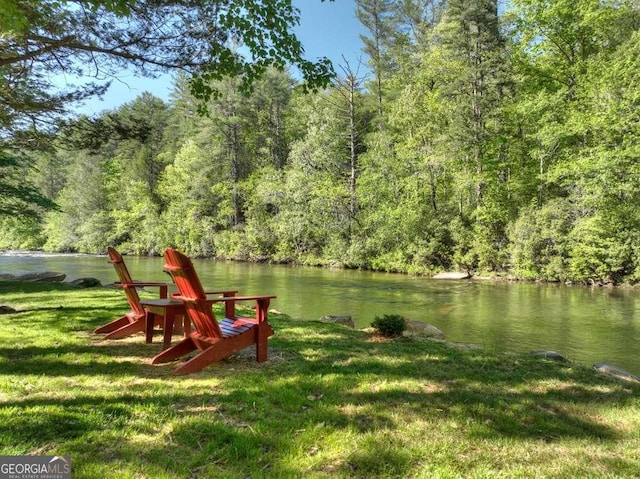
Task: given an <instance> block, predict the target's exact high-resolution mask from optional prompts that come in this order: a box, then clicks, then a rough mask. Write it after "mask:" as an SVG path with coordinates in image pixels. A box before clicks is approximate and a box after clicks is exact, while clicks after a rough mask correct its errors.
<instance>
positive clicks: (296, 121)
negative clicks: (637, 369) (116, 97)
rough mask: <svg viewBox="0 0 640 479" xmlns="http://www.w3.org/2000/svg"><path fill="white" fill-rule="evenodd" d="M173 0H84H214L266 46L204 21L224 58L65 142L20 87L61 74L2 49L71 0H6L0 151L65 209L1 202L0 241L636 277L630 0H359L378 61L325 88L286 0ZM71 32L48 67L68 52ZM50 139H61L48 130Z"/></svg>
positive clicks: (20, 186)
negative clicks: (304, 73)
mask: <svg viewBox="0 0 640 479" xmlns="http://www.w3.org/2000/svg"><path fill="white" fill-rule="evenodd" d="M81 3H82V2H81ZM178 3H179V2H169V3H168V4H167V6H166V7H167V10H166V11H164V13H163V12H160V11H159V10H158V8H156V6H155V5H151V4H150V3H148V2H143V3H142V4H140V9H129V7H130V6H131V5H129V4H128V3H126V2H121V1H119V0H114V2H109V3H107V4H105V3H104V2H98V3H96V2H93V1H90V2H88V3H87V2H85V3H84V4H86V6H87V15H86V16H85V17H83V18H82V19H78V22H79V23H78V25H81V24H82V23H83V22H86V21H90V20H92V19H93V20H96V19H103V20H107V19H112V20H113V19H115V18H118V19H119V18H120V17H121V16H122V15H125V16H127V15H128V16H127V18H129V19H131V18H136V19H137V18H138V12H146V13H147V14H148V17H145V19H142V20H140V21H141V23H135V22H134V24H131V25H128V24H126V22H122V21H118V22H116V23H117V25H116V26H117V28H115V30H118V29H119V28H120V27H122V28H131V29H132V30H135V31H144V29H145V28H146V27H147V26H148V25H147V23H148V22H150V21H152V20H154V19H155V20H159V19H160V18H161V17H162V16H163V15H167V14H169V15H170V14H171V13H172V12H173V13H174V14H177V13H178V12H179V13H180V14H181V15H182V14H184V15H185V16H178V17H176V19H179V21H185V22H186V21H187V20H188V19H189V18H192V17H191V16H193V18H195V16H197V15H199V14H201V13H203V12H205V13H211V14H212V16H210V17H208V16H206V15H205V16H200V17H198V18H208V19H209V20H210V21H211V22H213V23H215V22H218V23H219V24H220V25H223V26H224V28H223V29H222V30H224V31H226V32H228V33H229V32H230V33H233V34H235V38H238V39H241V40H243V41H244V42H245V47H248V48H249V50H251V49H253V51H255V52H256V53H257V56H254V57H253V58H252V60H253V61H254V62H253V64H251V63H250V62H249V58H248V57H247V58H244V57H242V56H241V55H240V54H239V52H240V51H244V50H243V49H242V48H240V49H237V48H236V47H234V46H232V45H230V44H228V43H227V42H226V38H223V37H222V36H217V35H213V36H212V35H209V33H210V32H209V31H208V32H207V35H206V38H204V37H197V39H198V40H202V42H200V41H199V42H198V44H197V46H195V45H194V48H195V50H194V51H193V52H192V53H193V54H194V55H195V56H196V57H197V58H196V59H195V61H197V62H199V61H201V60H203V59H205V58H209V57H208V55H213V56H214V57H215V59H214V61H213V62H212V63H210V64H208V65H207V66H203V68H202V69H199V70H198V75H196V76H195V77H192V76H189V75H187V74H182V75H179V76H178V77H176V81H175V85H174V92H173V95H172V98H171V101H170V102H169V103H164V102H163V101H161V100H159V99H157V98H154V97H153V96H151V95H149V94H143V95H141V96H140V97H139V98H138V99H136V100H135V101H133V102H131V103H129V104H126V105H123V106H122V107H120V108H118V109H116V110H114V111H110V112H105V113H103V114H101V115H98V116H96V117H94V118H87V117H80V118H77V119H74V120H70V121H68V122H66V123H65V125H64V127H63V128H61V130H60V134H59V135H58V136H57V138H56V140H55V141H54V142H51V140H50V138H51V137H50V136H39V137H37V138H38V141H35V140H34V138H35V137H33V136H31V135H30V134H27V131H26V130H27V129H28V128H27V125H28V123H27V122H26V120H25V118H26V117H25V116H24V115H23V116H20V115H18V113H19V111H18V110H15V109H13V106H11V105H14V106H15V105H18V106H19V105H23V106H24V105H27V104H29V105H32V106H33V108H34V110H32V112H37V111H41V112H42V111H45V110H42V109H41V108H44V106H45V105H46V106H47V108H49V110H48V111H51V112H53V113H55V112H56V111H58V107H59V106H60V105H61V103H60V101H61V100H62V98H61V97H51V96H50V95H49V96H48V94H47V89H46V88H41V87H42V86H45V85H46V83H47V80H46V78H45V77H39V76H33V75H31V74H29V75H27V77H26V78H21V79H20V78H18V77H19V74H20V72H23V71H25V72H26V71H27V70H24V69H22V68H18V66H20V65H19V64H20V62H19V61H18V60H16V62H17V63H15V64H14V63H13V60H11V59H12V58H13V57H7V55H13V54H15V55H18V57H19V55H20V52H21V51H22V50H20V49H21V48H23V47H22V46H21V44H19V42H18V40H16V38H18V37H19V36H20V35H24V34H25V33H24V30H21V28H22V27H23V26H24V25H26V24H25V23H24V22H27V24H31V25H41V23H42V22H43V19H44V18H45V16H43V15H44V14H45V13H47V12H48V13H49V14H53V13H57V14H60V16H59V17H58V16H55V15H54V17H55V18H56V19H58V20H60V22H63V20H64V19H68V16H66V13H68V7H69V4H68V3H67V2H39V3H38V2H30V1H29V2H26V3H25V4H24V5H26V6H30V7H29V8H26V7H24V8H23V4H21V3H16V2H9V4H8V7H9V8H8V9H7V10H6V12H3V13H2V15H1V16H0V19H2V20H3V21H6V22H7V24H12V27H11V28H12V29H13V30H16V32H17V33H16V34H15V35H17V37H11V38H10V36H7V37H6V42H8V43H6V45H8V46H9V47H11V48H8V50H6V51H7V52H8V53H5V54H4V55H5V56H2V55H0V57H2V58H0V64H2V62H5V63H6V65H8V66H6V68H7V69H6V70H1V71H0V73H2V74H4V75H5V77H4V78H5V82H6V81H9V80H11V81H16V82H17V83H12V84H16V85H20V87H19V88H18V87H16V89H15V90H11V89H9V90H7V89H2V88H0V105H2V104H3V103H2V102H3V101H4V104H5V105H8V106H7V107H6V108H5V109H4V110H2V111H0V128H4V130H3V131H4V132H5V133H3V135H5V136H3V137H2V138H5V137H6V138H7V139H8V138H9V137H11V136H12V135H13V137H12V138H11V141H9V142H8V143H7V144H6V145H5V144H4V143H3V144H2V151H4V152H17V151H27V152H28V158H30V160H29V161H27V162H26V163H25V162H17V160H16V158H17V157H15V158H14V156H15V155H14V156H11V155H5V156H11V158H9V160H10V161H9V162H7V161H5V160H4V156H3V160H2V161H4V163H3V164H2V165H0V189H1V188H5V186H3V185H8V186H9V187H10V188H13V189H12V190H10V189H7V188H5V192H10V194H9V193H7V194H5V195H4V196H3V195H0V210H3V209H4V210H5V211H8V212H9V214H11V215H14V214H19V213H20V214H22V213H24V212H29V211H32V212H33V213H35V214H40V213H42V212H43V211H45V210H46V207H47V204H48V202H53V201H55V202H56V204H58V205H59V206H60V210H59V211H52V212H49V213H47V214H46V215H45V220H44V221H43V223H42V224H37V223H35V222H33V221H29V222H22V223H20V222H17V221H13V220H11V221H9V220H7V221H5V222H4V223H3V225H6V226H7V228H9V229H10V230H11V231H6V232H4V233H3V236H2V238H0V244H6V245H7V247H9V246H10V245H42V244H43V243H44V247H45V248H47V249H50V250H78V251H87V252H94V251H100V250H101V249H102V248H104V245H105V244H113V245H115V246H118V247H120V248H121V249H124V250H125V251H128V252H134V253H140V254H157V253H159V252H161V251H162V250H163V249H164V248H165V247H166V246H168V245H173V246H177V247H180V248H182V249H183V250H184V251H186V252H188V253H189V254H191V255H195V256H218V257H224V258H235V259H242V260H249V261H274V262H297V263H303V264H314V265H341V266H344V267H351V268H368V269H375V270H382V271H394V272H406V273H410V274H432V273H433V272H435V271H440V270H449V269H462V270H469V271H471V270H475V271H476V272H494V273H500V274H503V273H505V274H509V275H511V276H515V277H518V278H526V279H546V280H565V281H569V280H574V281H583V282H589V283H605V282H606V283H620V282H624V281H628V282H637V281H638V280H640V249H639V248H640V247H638V246H637V245H638V244H640V227H639V226H638V225H640V213H639V212H640V187H639V186H638V181H637V178H638V177H639V176H640V166H639V165H640V163H639V162H638V161H637V160H638V157H639V156H640V149H639V148H640V147H639V146H638V145H639V144H640V142H639V141H638V138H640V126H639V125H640V118H639V117H638V112H639V111H640V96H639V95H638V88H637V85H638V82H639V81H640V77H639V73H638V72H639V70H638V68H637V58H638V57H639V56H640V33H639V30H638V24H639V23H638V15H639V13H638V8H637V4H636V3H634V2H627V1H622V2H613V1H605V2H598V1H597V0H585V1H581V2H577V3H576V2H571V1H569V0H559V1H557V2H551V3H549V2H546V3H545V2H537V1H533V0H514V1H513V2H509V3H508V5H506V7H505V9H504V10H502V9H500V10H498V9H497V8H496V3H495V2H488V1H484V0H470V1H458V0H451V1H448V2H440V1H435V2H431V1H426V0H425V1H423V0H408V1H403V2H389V1H386V0H375V1H374V0H366V1H365V0H359V1H358V2H357V7H358V12H359V15H360V18H361V21H362V22H363V26H364V27H365V28H366V30H367V37H366V38H365V50H366V51H367V52H368V53H369V56H370V66H371V68H372V78H371V80H372V82H371V83H363V81H364V80H363V79H362V78H359V77H358V75H357V74H356V73H354V72H353V71H352V70H351V66H350V65H346V66H344V68H343V71H344V73H345V75H344V77H339V78H337V79H336V80H335V82H334V83H333V84H332V85H331V86H330V87H328V88H326V89H324V90H322V91H316V92H314V94H305V87H303V86H302V85H300V84H298V83H297V82H296V80H295V79H294V77H293V75H292V74H291V73H290V72H288V71H287V70H286V69H284V68H280V67H282V66H283V65H284V64H285V63H292V62H293V63H294V64H295V63H296V62H297V60H301V59H302V57H301V55H302V50H301V49H300V45H299V43H297V40H295V38H294V37H293V36H292V35H291V27H292V26H294V25H295V24H296V23H297V21H298V15H299V12H297V10H296V9H295V8H294V7H293V6H292V5H291V3H290V2H289V1H288V0H278V1H276V2H267V1H264V0H237V1H236V0H234V1H232V2H208V3H207V2H205V3H202V2H200V3H198V4H197V5H195V4H193V5H192V4H191V3H189V2H187V3H184V2H183V3H180V4H178ZM196 3H197V2H196ZM190 7H193V10H191V9H190ZM133 10H135V11H133ZM214 10H215V12H214ZM65 12H66V13H65ZM21 15H22V17H21ZM53 23H54V25H49V24H47V25H46V28H45V27H44V26H43V29H44V30H43V31H44V32H45V33H46V32H48V31H49V30H48V29H51V28H53V27H54V26H55V23H56V22H53ZM63 23H64V22H63ZM187 23H188V22H187ZM196 23H197V25H196ZM196 23H194V24H193V25H191V24H189V29H190V30H189V29H188V31H187V32H186V36H185V38H182V39H176V42H178V43H177V44H175V45H174V46H175V49H172V50H171V51H170V52H168V53H167V55H166V57H162V58H163V59H164V60H166V61H168V62H171V61H172V60H175V61H179V60H184V59H185V58H192V55H191V56H182V57H180V58H177V56H179V55H178V54H179V52H180V51H181V50H180V48H181V47H184V46H185V45H187V44H188V42H189V41H190V39H189V38H191V39H192V40H193V39H194V38H193V37H189V35H193V34H195V35H196V36H197V35H198V34H199V33H198V32H200V30H198V29H199V28H204V27H203V25H202V24H201V23H199V22H196ZM158 24H159V25H163V23H158ZM178 24H180V23H178ZM65 25H66V27H68V28H67V29H70V28H72V27H74V26H78V25H75V24H73V25H72V24H68V25H67V24H65ZM114 25H115V24H114ZM107 26H108V22H107V23H104V24H101V28H102V27H104V28H106V27H107ZM66 27H65V28H66ZM167 28H170V27H167ZM13 30H12V31H13ZM63 30H64V29H63ZM222 30H220V32H221V34H222ZM167 31H168V30H163V29H161V31H160V33H161V34H162V33H163V32H164V33H166V32H167ZM49 33H51V32H49ZM115 33H117V32H116V31H114V32H109V35H107V36H106V37H104V38H100V39H99V40H100V41H101V42H104V41H107V40H109V39H113V35H115ZM200 33H202V32H200ZM87 35H89V36H90V34H89V33H87ZM3 38H5V37H3ZM87 39H89V37H86V36H84V37H82V38H80V40H79V41H83V40H87ZM223 40H224V41H223ZM144 41H146V40H144ZM144 41H143V44H144ZM12 42H13V43H12ZM16 42H18V43H16ZM96 42H97V40H96ZM98 44H99V43H96V45H98ZM143 44H139V45H136V46H135V47H132V48H133V50H132V52H133V54H134V56H135V55H143V54H144V55H146V56H145V58H147V57H148V56H149V55H151V56H153V55H160V50H161V49H162V47H161V46H160V45H154V46H153V48H151V49H150V50H148V51H145V52H142V50H140V49H139V48H141V46H142V45H143ZM272 49H273V51H272ZM190 51H191V50H190ZM67 53H68V54H69V55H70V56H69V57H66V56H63V57H60V62H61V64H55V65H54V64H53V63H47V64H43V65H42V66H43V68H44V67H49V68H50V69H53V70H52V71H57V69H58V68H60V67H64V66H65V65H67V66H68V61H70V59H71V58H72V53H71V52H70V51H69V52H67ZM93 53H94V54H95V53H96V52H93ZM56 54H58V55H59V54H60V51H57V52H56ZM87 54H88V55H90V54H91V53H89V52H87ZM116 56H117V55H116ZM45 58H48V59H49V60H51V57H48V56H47V57H39V58H38V59H37V61H44V59H45ZM74 58H75V57H74ZM154 58H156V59H158V58H160V57H154ZM95 59H96V60H99V59H102V60H101V61H103V60H104V58H103V57H99V58H98V57H95ZM147 59H148V58H147ZM209 59H210V58H209ZM302 60H303V59H302ZM34 61H36V60H34ZM75 61H77V59H76V60H75ZM115 61H116V63H118V62H119V60H118V59H117V58H116V59H115ZM140 61H142V57H139V58H138V57H136V58H135V59H134V63H136V62H137V63H138V64H139V62H140ZM88 64H89V63H87V65H88ZM11 65H13V67H15V68H13V67H11ZM97 65H98V68H103V67H104V68H107V67H110V66H115V65H113V64H105V63H100V62H98V64H97ZM148 65H149V66H152V65H156V66H158V65H157V64H154V63H150V64H149V63H148ZM304 65H305V64H304V63H302V64H301V63H299V62H298V66H303V67H304ZM269 66H275V67H276V68H269ZM307 66H309V65H307ZM317 67H318V68H317V69H315V70H314V67H311V68H312V70H313V71H312V72H311V73H312V76H313V75H316V74H317V75H316V77H317V78H318V79H319V78H325V79H326V78H328V77H327V76H326V75H327V74H328V73H329V69H328V66H327V65H325V64H324V62H323V61H320V62H319V63H318V64H317ZM189 68H190V67H189ZM189 68H187V70H189ZM212 68H213V69H216V70H215V71H213V70H211V69H212ZM46 70H47V69H46V68H44V70H42V71H46ZM303 70H304V68H303ZM34 71H35V70H34ZM229 72H231V76H229V75H227V74H228V73H229ZM16 75H18V76H16ZM223 77H224V78H223ZM258 77H260V79H258ZM18 79H20V81H18ZM325 84H326V83H324V82H323V81H320V82H319V83H316V85H325ZM363 85H365V86H366V88H363ZM194 87H195V91H194V90H193V88H194ZM7 92H8V93H11V95H10V97H9V96H6V95H7V94H8V93H7ZM214 92H215V94H214ZM2 95H5V96H4V97H3V96H2ZM3 98H4V100H3ZM205 99H206V100H205ZM9 100H11V101H9ZM14 100H16V101H14ZM18 100H19V101H18ZM63 103H64V102H63ZM39 108H40V110H38V109H39ZM198 110H205V111H206V116H199V115H197V111H198ZM34 114H35V113H34ZM54 116H55V115H54ZM36 120H37V119H36ZM18 132H21V134H20V135H18V134H17V133H18ZM47 141H48V142H49V143H50V144H49V145H48V146H50V147H51V146H53V147H56V148H57V150H58V151H57V153H56V154H55V155H54V154H46V153H42V152H38V151H36V150H37V149H38V148H36V146H41V145H42V144H43V143H45V142H47ZM12 155H13V153H12ZM32 165H33V166H35V167H37V169H36V168H32V167H31V166H32ZM37 191H41V192H42V193H43V194H42V195H41V197H40V198H38V197H35V196H31V195H32V193H34V192H37ZM40 200H42V202H40V203H39V201H40ZM28 203H31V204H32V205H35V206H33V207H32V208H29V207H28ZM50 205H52V203H51V204H50Z"/></svg>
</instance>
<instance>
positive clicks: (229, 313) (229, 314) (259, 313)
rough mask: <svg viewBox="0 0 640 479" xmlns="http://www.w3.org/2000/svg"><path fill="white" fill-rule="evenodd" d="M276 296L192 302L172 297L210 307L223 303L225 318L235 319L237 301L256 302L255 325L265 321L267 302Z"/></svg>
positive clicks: (236, 297) (183, 298)
mask: <svg viewBox="0 0 640 479" xmlns="http://www.w3.org/2000/svg"><path fill="white" fill-rule="evenodd" d="M275 297H276V296H228V297H221V298H211V299H202V300H194V299H193V298H186V297H184V296H174V299H179V300H182V301H186V302H187V303H192V302H194V301H196V302H203V303H206V304H207V305H209V306H210V307H212V306H213V305H214V304H215V303H224V311H225V317H226V318H234V319H235V318H237V317H236V313H235V305H236V302H238V301H255V302H256V319H255V321H256V322H257V323H262V322H263V321H266V320H267V312H268V311H267V310H268V308H269V302H270V301H271V299H273V298H275Z"/></svg>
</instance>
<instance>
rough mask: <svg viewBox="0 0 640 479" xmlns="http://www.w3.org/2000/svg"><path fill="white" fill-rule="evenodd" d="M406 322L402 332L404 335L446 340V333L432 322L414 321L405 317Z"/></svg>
mask: <svg viewBox="0 0 640 479" xmlns="http://www.w3.org/2000/svg"><path fill="white" fill-rule="evenodd" d="M404 322H405V325H406V327H405V330H404V331H403V332H402V335H403V336H421V337H425V338H433V339H439V340H444V338H445V336H444V333H443V332H442V331H440V330H439V329H438V328H436V327H435V326H434V325H432V324H429V323H423V322H422V321H414V320H412V319H409V318H404Z"/></svg>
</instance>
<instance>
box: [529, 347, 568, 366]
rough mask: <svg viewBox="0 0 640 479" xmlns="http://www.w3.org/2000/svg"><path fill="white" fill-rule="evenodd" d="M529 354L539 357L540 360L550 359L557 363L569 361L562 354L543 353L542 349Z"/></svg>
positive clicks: (553, 352)
mask: <svg viewBox="0 0 640 479" xmlns="http://www.w3.org/2000/svg"><path fill="white" fill-rule="evenodd" d="M529 354H531V355H533V356H540V357H541V358H546V359H551V360H552V361H558V362H559V363H568V362H569V360H568V359H567V358H565V357H564V356H563V355H562V354H560V353H557V352H555V351H545V350H543V349H541V350H536V351H530V352H529Z"/></svg>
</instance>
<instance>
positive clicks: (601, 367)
mask: <svg viewBox="0 0 640 479" xmlns="http://www.w3.org/2000/svg"><path fill="white" fill-rule="evenodd" d="M593 369H595V370H596V371H598V372H599V373H602V374H606V375H607V376H611V377H614V378H617V379H622V380H624V381H633V382H640V377H638V376H636V375H635V374H632V373H630V372H629V371H626V370H625V369H622V368H621V367H620V366H616V365H615V364H612V363H610V362H607V361H605V362H602V363H597V364H594V365H593Z"/></svg>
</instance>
